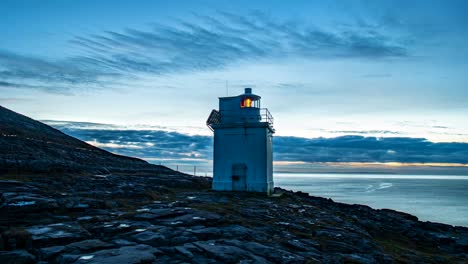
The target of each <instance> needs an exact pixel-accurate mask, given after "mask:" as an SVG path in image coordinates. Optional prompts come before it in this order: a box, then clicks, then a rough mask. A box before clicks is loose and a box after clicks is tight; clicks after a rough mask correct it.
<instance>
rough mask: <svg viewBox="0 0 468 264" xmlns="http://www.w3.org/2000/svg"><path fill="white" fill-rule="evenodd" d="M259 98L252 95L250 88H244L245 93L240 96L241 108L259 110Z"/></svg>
mask: <svg viewBox="0 0 468 264" xmlns="http://www.w3.org/2000/svg"><path fill="white" fill-rule="evenodd" d="M260 98H261V97H260V96H258V95H255V94H252V88H245V92H244V94H243V95H241V101H240V107H241V108H252V107H253V108H260Z"/></svg>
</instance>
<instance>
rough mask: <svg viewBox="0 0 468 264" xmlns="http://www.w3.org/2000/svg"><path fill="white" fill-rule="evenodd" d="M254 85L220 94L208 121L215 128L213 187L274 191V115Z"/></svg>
mask: <svg viewBox="0 0 468 264" xmlns="http://www.w3.org/2000/svg"><path fill="white" fill-rule="evenodd" d="M260 98H261V97H260V96H258V95H255V94H252V88H245V93H244V94H241V95H238V96H231V97H220V98H219V110H213V111H212V112H211V114H210V116H209V117H208V120H207V121H206V124H207V126H208V127H209V128H210V129H211V130H213V131H214V159H213V190H219V191H251V192H264V193H267V194H271V193H272V191H273V188H274V185H273V153H272V152H273V149H272V138H273V133H275V130H274V129H273V117H272V116H271V114H270V112H269V111H268V109H266V108H260Z"/></svg>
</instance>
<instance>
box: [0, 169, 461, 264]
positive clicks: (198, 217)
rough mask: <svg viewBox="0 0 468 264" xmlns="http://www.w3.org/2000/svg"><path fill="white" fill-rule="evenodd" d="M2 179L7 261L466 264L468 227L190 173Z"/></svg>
mask: <svg viewBox="0 0 468 264" xmlns="http://www.w3.org/2000/svg"><path fill="white" fill-rule="evenodd" d="M3 178H9V179H7V180H1V181H0V195H1V200H0V232H1V238H0V263H2V264H7V263H37V262H39V263H114V264H115V263H466V261H467V259H468V228H464V227H453V226H450V225H444V224H437V223H429V222H420V221H418V219H417V218H416V217H414V216H412V215H409V214H405V213H400V212H396V211H392V210H374V209H371V208H369V207H367V206H363V205H347V204H341V203H336V202H333V201H331V200H329V199H324V198H319V197H313V196H309V195H308V194H305V193H293V192H289V191H285V190H281V189H276V194H275V195H274V196H273V197H266V196H263V195H259V194H253V193H229V192H214V191H211V190H210V179H209V178H204V177H191V176H188V175H180V174H177V175H170V174H167V175H150V174H142V175H138V174H132V175H118V174H110V175H88V176H83V175H81V176H74V175H56V176H50V175H30V176H21V177H20V176H15V177H6V176H3Z"/></svg>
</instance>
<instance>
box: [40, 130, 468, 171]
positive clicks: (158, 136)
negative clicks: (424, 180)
mask: <svg viewBox="0 0 468 264" xmlns="http://www.w3.org/2000/svg"><path fill="white" fill-rule="evenodd" d="M48 123H49V124H51V125H54V124H53V123H52V122H48ZM64 124H65V125H61V126H60V125H59V126H57V128H59V129H60V130H61V131H63V132H65V133H67V134H69V135H72V136H75V137H77V138H79V139H81V140H84V141H87V142H90V143H92V144H94V145H96V146H99V147H102V148H104V149H107V150H109V151H112V152H115V153H118V154H123V155H129V156H135V157H140V158H143V159H145V158H146V159H148V160H157V159H176V160H177V159H184V160H187V159H193V160H205V161H208V160H211V159H212V153H213V149H212V144H213V142H212V141H213V138H212V137H210V136H200V135H187V134H182V133H178V132H170V131H162V130H124V129H118V128H115V127H113V128H111V129H102V128H99V126H97V124H94V123H93V124H94V125H93V126H90V125H89V123H85V124H83V123H79V122H77V123H74V122H65V123H64ZM106 126H108V125H106ZM273 149H274V159H275V161H282V162H401V163H463V164H468V143H434V142H430V141H428V140H426V139H424V138H409V137H380V138H379V137H365V136H361V135H355V136H340V137H334V138H300V137H280V136H278V137H275V138H274V148H273Z"/></svg>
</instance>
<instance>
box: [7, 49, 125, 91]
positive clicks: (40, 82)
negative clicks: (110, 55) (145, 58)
mask: <svg viewBox="0 0 468 264" xmlns="http://www.w3.org/2000/svg"><path fill="white" fill-rule="evenodd" d="M99 68H100V67H97V66H96V65H94V66H93V65H91V64H86V63H84V62H83V60H82V59H63V60H59V61H50V60H46V59H42V58H36V57H27V56H22V55H18V54H15V53H11V52H7V51H0V87H6V88H24V89H38V90H44V91H47V92H51V93H61V94H70V93H72V90H73V89H74V88H75V89H76V88H84V87H92V88H95V89H97V88H99V86H102V85H104V84H108V83H110V81H106V80H105V79H104V78H106V77H112V76H116V73H112V72H105V71H103V70H102V69H99Z"/></svg>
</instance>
